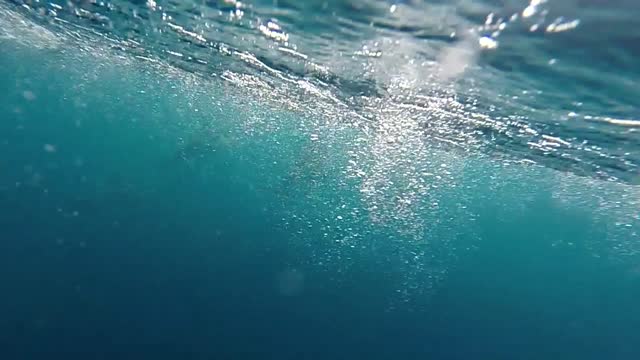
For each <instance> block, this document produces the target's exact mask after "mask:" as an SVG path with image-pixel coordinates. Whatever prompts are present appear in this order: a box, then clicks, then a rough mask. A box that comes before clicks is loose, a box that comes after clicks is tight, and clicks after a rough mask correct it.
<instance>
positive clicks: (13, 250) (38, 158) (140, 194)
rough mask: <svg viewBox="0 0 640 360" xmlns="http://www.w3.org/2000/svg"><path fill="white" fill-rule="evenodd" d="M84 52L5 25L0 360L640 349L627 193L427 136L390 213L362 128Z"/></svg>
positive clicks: (634, 220)
mask: <svg viewBox="0 0 640 360" xmlns="http://www.w3.org/2000/svg"><path fill="white" fill-rule="evenodd" d="M2 11H8V10H6V9H4V8H2ZM4 24H5V25H6V22H5V23H4ZM45 35H46V34H45ZM25 36H26V35H25ZM43 36H44V35H43ZM28 40H29V41H31V42H33V43H34V44H35V43H36V41H41V40H42V38H37V39H36V38H33V37H32V38H29V39H28ZM96 49H98V48H96ZM96 49H93V50H91V49H87V48H84V49H82V48H80V47H78V48H74V47H70V46H69V45H67V44H65V45H62V46H60V47H54V48H50V47H47V46H29V45H25V43H24V42H20V41H15V39H13V40H12V39H9V38H0V90H1V91H0V358H1V359H7V360H13V359H16V360H22V359H45V358H46V359H156V360H162V359H265V358H267V359H505V360H506V359H581V360H586V359H603V358H607V359H629V360H632V359H637V358H640V345H638V344H640V331H638V330H639V329H640V310H638V299H640V257H639V255H638V251H639V250H640V245H638V243H637V242H638V240H639V239H638V236H637V233H636V231H637V226H638V210H639V207H638V204H639V202H640V200H638V199H640V191H639V190H638V185H634V184H630V183H625V182H623V181H618V180H612V179H608V180H607V179H600V178H598V176H589V175H587V176H585V174H582V173H578V174H574V173H570V172H565V171H563V170H562V169H563V166H557V167H554V166H537V165H532V164H530V163H529V162H518V161H510V160H509V159H511V158H510V157H509V158H508V159H507V158H502V157H501V156H499V155H496V154H495V153H493V152H492V153H489V154H485V153H481V152H472V151H461V150H459V149H456V148H455V147H453V148H449V147H434V148H429V150H428V151H427V150H425V151H426V153H427V154H428V159H429V161H430V162H429V165H428V166H427V168H428V169H431V170H429V171H432V172H433V174H431V173H430V174H428V175H425V176H426V178H427V179H431V180H427V182H430V181H431V182H432V185H438V186H431V187H429V188H428V189H429V191H428V193H421V194H422V195H420V196H421V197H423V198H425V199H427V200H425V203H426V204H427V205H425V206H422V205H421V206H420V207H417V208H412V207H408V205H407V206H403V204H405V205H406V204H409V203H410V201H409V200H407V197H406V196H405V195H404V194H405V193H403V192H400V193H398V194H399V195H398V194H396V193H394V190H393V188H392V187H389V188H388V189H390V190H389V191H390V192H391V193H392V194H391V195H389V196H388V197H387V196H386V195H382V193H380V192H376V193H375V194H378V195H368V194H369V193H368V192H367V190H366V189H367V187H366V186H364V185H362V184H366V182H367V181H368V180H367V181H365V180H360V179H359V178H358V177H353V176H348V175H349V172H348V171H345V169H347V168H348V167H349V166H355V165H353V164H354V163H355V161H354V163H350V161H353V158H352V157H350V154H351V151H353V148H352V147H350V146H349V144H351V143H350V142H351V141H352V140H353V139H357V138H359V137H360V138H361V137H365V136H367V135H363V134H368V133H367V132H366V131H363V132H362V133H359V132H358V130H354V129H353V128H351V129H343V130H341V131H335V132H332V131H331V129H329V130H327V129H326V128H323V129H324V130H320V133H319V134H320V135H316V133H318V132H314V131H311V132H314V133H313V134H312V135H310V134H309V132H310V131H309V130H308V125H307V124H308V123H307V122H308V121H309V120H308V118H305V117H302V116H301V115H300V112H304V108H302V109H296V107H295V106H284V105H282V106H279V105H278V103H276V105H274V102H273V101H267V100H261V99H259V98H256V97H251V96H250V95H248V94H247V93H245V92H243V91H242V89H237V88H236V87H233V86H231V85H225V84H224V83H223V82H214V81H210V80H209V79H207V78H206V77H202V76H198V75H197V74H192V73H188V72H186V71H184V70H183V69H178V68H173V67H169V66H167V67H151V66H149V65H148V64H147V63H145V62H143V61H139V60H136V59H134V58H133V57H130V56H127V55H122V54H120V53H118V52H111V50H110V49H107V48H106V47H105V48H99V49H100V50H96ZM289 105H290V104H289ZM313 115H314V114H311V117H313ZM322 131H325V132H322ZM316 136H319V137H320V140H319V141H316ZM384 143H387V142H386V141H385V142H384ZM388 143H392V141H389V142H388ZM374 150H375V149H374ZM374 153H375V151H374ZM377 154H378V155H376V156H379V153H377ZM385 154H387V153H385ZM388 154H390V155H389V156H394V158H393V159H397V158H396V157H395V156H396V155H398V154H397V153H395V152H393V151H391V152H389V153H388ZM402 154H404V153H401V154H400V155H402ZM402 156H405V155H402ZM400 158H401V157H400ZM525 158H526V157H525ZM363 161H365V162H366V161H370V162H371V164H369V165H367V166H368V167H366V169H367V170H366V171H367V172H368V173H376V174H378V175H379V177H375V179H373V180H371V181H372V182H375V181H381V180H380V179H381V178H382V177H384V178H392V179H393V180H394V181H395V184H400V183H402V184H404V183H403V181H404V180H407V178H406V177H405V176H403V175H402V174H404V173H403V172H402V171H403V170H402V169H403V167H405V166H407V167H410V166H414V165H415V164H413V163H409V164H406V163H403V162H401V161H397V162H394V163H392V164H389V163H386V162H384V161H381V160H380V159H378V158H376V157H375V156H373V157H372V158H369V159H365V160H363ZM394 161H396V160H394ZM431 161H433V164H431ZM350 164H351V165H350ZM381 164H382V165H381ZM389 169H394V170H393V171H390V170H389ZM428 169H427V170H428ZM434 169H435V170H434ZM439 169H440V170H439ZM441 169H449V170H447V171H446V172H439V171H444V170H441ZM396 171H397V173H396ZM425 171H426V170H425ZM432 175H433V176H432ZM436 178H437V180H435V179H436ZM360 181H362V184H361V183H360ZM407 181H408V180H407ZM453 185H455V186H453ZM363 194H364V195H363ZM412 194H414V193H412ZM414 195H415V194H414ZM417 198H419V196H417V195H416V196H415V197H412V198H411V200H412V201H413V202H414V204H413V205H415V202H416V199H417ZM403 199H404V200H403ZM403 201H404V202H403ZM389 204H393V205H389ZM374 206H375V207H374Z"/></svg>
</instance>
